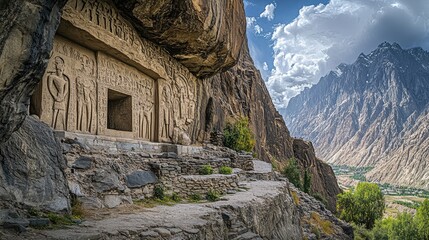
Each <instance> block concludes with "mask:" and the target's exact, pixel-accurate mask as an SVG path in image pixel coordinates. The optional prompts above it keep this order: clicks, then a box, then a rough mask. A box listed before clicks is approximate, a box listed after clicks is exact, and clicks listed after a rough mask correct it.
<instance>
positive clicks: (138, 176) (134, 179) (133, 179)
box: [125, 170, 158, 188]
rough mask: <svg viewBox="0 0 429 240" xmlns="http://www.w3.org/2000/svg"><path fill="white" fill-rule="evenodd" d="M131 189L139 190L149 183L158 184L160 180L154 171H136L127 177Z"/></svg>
mask: <svg viewBox="0 0 429 240" xmlns="http://www.w3.org/2000/svg"><path fill="white" fill-rule="evenodd" d="M125 179H126V181H127V186H128V187H129V188H138V187H142V186H145V185H146V184H149V183H156V182H158V178H157V177H156V175H155V173H153V172H152V171H143V170H139V171H135V172H132V173H131V174H128V175H127V176H126V177H125Z"/></svg>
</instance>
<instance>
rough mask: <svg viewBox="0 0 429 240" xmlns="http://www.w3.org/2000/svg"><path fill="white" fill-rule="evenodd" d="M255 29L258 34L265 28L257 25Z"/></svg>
mask: <svg viewBox="0 0 429 240" xmlns="http://www.w3.org/2000/svg"><path fill="white" fill-rule="evenodd" d="M254 30H255V33H256V34H261V33H262V32H263V31H264V29H263V28H262V27H261V26H259V25H255V28H254Z"/></svg>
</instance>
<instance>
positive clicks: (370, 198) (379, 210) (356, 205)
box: [337, 182, 385, 229]
mask: <svg viewBox="0 0 429 240" xmlns="http://www.w3.org/2000/svg"><path fill="white" fill-rule="evenodd" d="M337 209H338V212H339V213H340V218H342V219H344V220H345V221H348V222H353V223H355V224H357V225H365V227H366V228H367V229H372V227H373V226H374V224H375V221H376V220H377V219H381V218H382V217H383V213H384V209H385V204H384V196H383V193H382V192H381V190H380V188H379V187H378V185H377V184H375V183H367V182H360V183H358V185H357V186H356V189H352V190H350V191H347V192H344V193H340V194H338V201H337Z"/></svg>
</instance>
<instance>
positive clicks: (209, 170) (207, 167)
mask: <svg viewBox="0 0 429 240" xmlns="http://www.w3.org/2000/svg"><path fill="white" fill-rule="evenodd" d="M200 174H201V175H210V174H213V168H212V166H210V165H204V166H202V167H201V168H200Z"/></svg>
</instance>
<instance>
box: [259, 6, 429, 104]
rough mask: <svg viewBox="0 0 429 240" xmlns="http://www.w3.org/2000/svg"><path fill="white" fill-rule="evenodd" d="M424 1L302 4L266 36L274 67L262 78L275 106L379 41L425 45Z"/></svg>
mask: <svg viewBox="0 0 429 240" xmlns="http://www.w3.org/2000/svg"><path fill="white" fill-rule="evenodd" d="M428 33H429V1H428V0H413V1H409V0H331V1H330V2H329V3H328V4H326V5H324V4H319V5H317V6H314V5H312V6H304V7H303V8H302V9H301V10H300V12H299V16H298V17H297V18H296V19H294V20H293V21H292V22H291V23H289V24H279V25H277V26H276V27H275V30H274V33H273V35H272V40H273V42H274V44H273V50H274V62H273V65H274V68H273V70H272V73H271V76H270V77H269V79H268V81H267V85H268V88H269V90H270V93H271V95H272V97H273V100H274V102H275V104H276V106H277V107H278V108H280V109H282V108H284V107H286V106H287V103H288V102H289V99H290V98H292V97H293V96H295V95H297V94H298V93H299V92H301V91H302V90H303V89H304V88H306V87H311V86H312V85H314V84H316V83H317V82H318V81H319V79H320V77H322V76H323V75H325V74H327V73H328V72H329V71H330V70H333V69H334V68H335V67H336V66H337V65H339V64H340V63H343V62H345V63H352V62H353V61H354V60H355V59H356V58H357V56H358V55H359V54H360V53H361V52H364V53H368V52H370V51H371V50H373V49H375V48H376V47H377V46H378V44H380V43H381V42H383V41H389V42H397V43H399V44H401V46H402V47H406V48H408V47H414V46H421V47H423V48H425V49H429V34H428Z"/></svg>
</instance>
